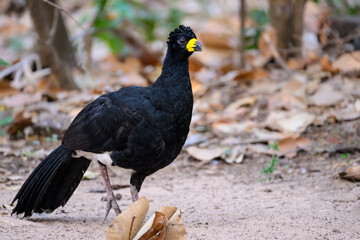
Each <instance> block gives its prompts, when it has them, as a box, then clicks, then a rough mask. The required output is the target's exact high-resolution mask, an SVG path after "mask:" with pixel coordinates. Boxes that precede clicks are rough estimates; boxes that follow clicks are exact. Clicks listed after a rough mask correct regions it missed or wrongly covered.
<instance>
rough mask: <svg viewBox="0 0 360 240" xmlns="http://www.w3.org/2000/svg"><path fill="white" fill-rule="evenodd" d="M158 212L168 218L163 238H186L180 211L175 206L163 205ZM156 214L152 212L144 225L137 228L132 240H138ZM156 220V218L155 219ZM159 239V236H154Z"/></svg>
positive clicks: (179, 239)
mask: <svg viewBox="0 0 360 240" xmlns="http://www.w3.org/2000/svg"><path fill="white" fill-rule="evenodd" d="M158 212H160V213H162V214H163V215H164V216H165V217H166V219H168V223H167V226H166V228H165V237H164V240H186V238H185V235H186V230H185V228H184V225H183V221H182V219H181V211H180V209H178V208H177V207H173V206H165V207H162V208H161V209H160V210H159V211H158ZM155 216H156V215H155V214H153V215H152V216H151V217H150V218H149V220H148V221H147V222H146V223H145V224H144V226H143V227H142V228H141V229H140V230H139V232H138V234H136V236H135V238H134V239H133V240H138V239H139V238H140V236H143V234H144V233H145V232H147V231H149V229H151V227H152V226H153V222H154V219H156V217H155ZM155 221H156V220H155ZM155 239H159V238H155Z"/></svg>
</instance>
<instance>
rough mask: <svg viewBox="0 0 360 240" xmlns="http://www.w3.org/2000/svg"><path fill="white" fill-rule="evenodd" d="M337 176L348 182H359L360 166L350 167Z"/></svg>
mask: <svg viewBox="0 0 360 240" xmlns="http://www.w3.org/2000/svg"><path fill="white" fill-rule="evenodd" d="M339 176H340V177H341V178H343V179H346V180H350V181H360V165H353V166H350V167H349V168H348V169H346V171H345V172H341V173H339Z"/></svg>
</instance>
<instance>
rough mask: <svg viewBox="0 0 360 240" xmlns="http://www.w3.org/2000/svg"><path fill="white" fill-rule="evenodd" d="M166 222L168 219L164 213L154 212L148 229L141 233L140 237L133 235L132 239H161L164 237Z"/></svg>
mask: <svg viewBox="0 0 360 240" xmlns="http://www.w3.org/2000/svg"><path fill="white" fill-rule="evenodd" d="M167 224H168V219H167V217H166V216H165V214H163V213H162V212H155V217H154V219H153V221H152V225H151V227H150V229H149V230H148V231H147V232H145V233H144V234H143V235H141V237H140V238H137V237H136V236H135V238H134V240H138V239H139V240H163V239H164V238H165V228H166V226H167ZM140 231H141V230H140ZM140 231H139V232H140ZM138 234H139V233H138ZM138 234H137V235H138Z"/></svg>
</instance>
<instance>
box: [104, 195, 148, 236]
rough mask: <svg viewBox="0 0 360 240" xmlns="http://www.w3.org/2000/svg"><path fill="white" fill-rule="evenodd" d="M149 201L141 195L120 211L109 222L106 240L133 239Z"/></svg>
mask: <svg viewBox="0 0 360 240" xmlns="http://www.w3.org/2000/svg"><path fill="white" fill-rule="evenodd" d="M148 210H149V201H148V200H147V199H146V198H145V197H142V198H140V199H139V200H137V201H136V202H134V203H133V204H131V205H130V206H129V208H128V209H126V210H125V211H124V212H122V213H120V214H119V215H118V216H117V217H116V218H115V219H114V221H113V222H112V223H111V225H110V227H109V229H108V232H107V234H106V240H129V239H133V238H134V237H135V235H136V233H137V232H138V231H139V229H140V228H141V224H142V222H143V221H144V218H145V216H146V213H147V211H148Z"/></svg>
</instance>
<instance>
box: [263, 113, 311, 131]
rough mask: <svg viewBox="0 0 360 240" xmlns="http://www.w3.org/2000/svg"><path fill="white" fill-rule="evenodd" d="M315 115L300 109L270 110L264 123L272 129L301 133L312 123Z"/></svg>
mask: <svg viewBox="0 0 360 240" xmlns="http://www.w3.org/2000/svg"><path fill="white" fill-rule="evenodd" d="M314 120H315V116H314V115H313V114H310V113H308V112H302V111H299V110H297V111H271V112H270V114H269V116H268V117H267V119H266V121H265V125H266V126H267V127H268V128H270V129H274V130H280V131H282V132H290V133H302V132H303V131H305V129H306V128H307V126H309V125H310V124H311V123H313V122H314Z"/></svg>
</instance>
